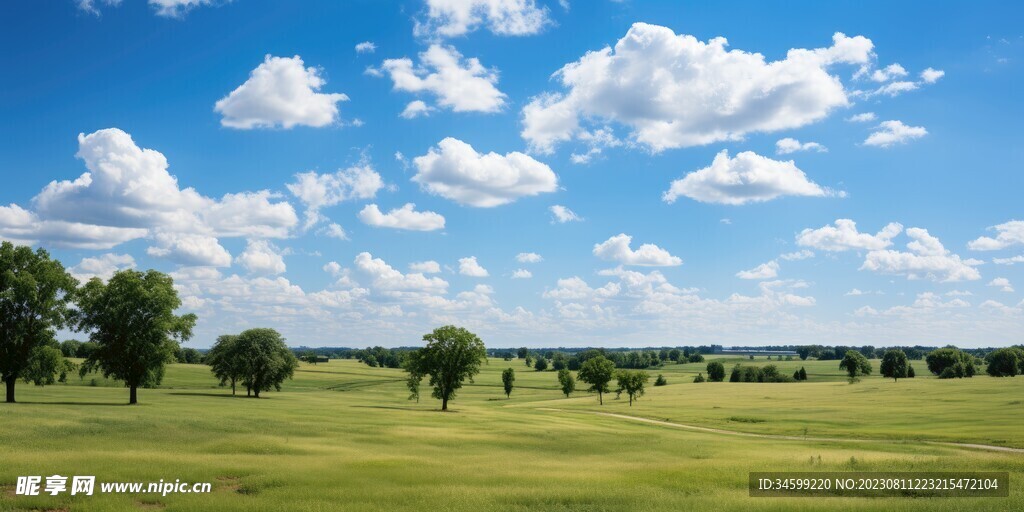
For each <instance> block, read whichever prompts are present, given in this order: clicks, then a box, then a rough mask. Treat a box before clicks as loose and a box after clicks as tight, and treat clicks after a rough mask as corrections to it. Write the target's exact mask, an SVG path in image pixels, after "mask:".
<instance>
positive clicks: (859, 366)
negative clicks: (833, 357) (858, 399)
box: [839, 350, 871, 379]
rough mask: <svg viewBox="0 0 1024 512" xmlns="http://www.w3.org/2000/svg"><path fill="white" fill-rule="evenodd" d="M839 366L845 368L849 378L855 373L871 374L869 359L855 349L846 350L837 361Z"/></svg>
mask: <svg viewBox="0 0 1024 512" xmlns="http://www.w3.org/2000/svg"><path fill="white" fill-rule="evenodd" d="M839 368H841V369H843V370H846V373H847V375H849V376H850V378H851V379H853V378H856V377H857V375H871V361H868V358H866V357H864V354H861V353H860V352H857V351H856V350H847V351H846V355H844V356H843V359H842V361H839Z"/></svg>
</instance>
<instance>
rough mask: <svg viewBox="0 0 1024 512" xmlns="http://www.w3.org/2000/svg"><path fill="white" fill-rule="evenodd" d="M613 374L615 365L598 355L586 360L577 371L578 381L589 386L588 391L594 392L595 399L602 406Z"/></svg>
mask: <svg viewBox="0 0 1024 512" xmlns="http://www.w3.org/2000/svg"><path fill="white" fill-rule="evenodd" d="M614 374H615V363H613V362H611V361H610V360H608V358H606V357H604V356H602V355H598V356H594V357H592V358H590V359H587V360H586V361H585V362H584V363H583V364H582V365H581V366H580V371H579V375H578V377H579V379H580V380H581V381H583V382H586V383H587V384H590V388H589V389H588V391H596V392H597V399H598V402H599V403H600V404H601V405H604V394H605V393H607V392H608V390H609V388H608V383H609V382H611V380H612V377H613V376H614Z"/></svg>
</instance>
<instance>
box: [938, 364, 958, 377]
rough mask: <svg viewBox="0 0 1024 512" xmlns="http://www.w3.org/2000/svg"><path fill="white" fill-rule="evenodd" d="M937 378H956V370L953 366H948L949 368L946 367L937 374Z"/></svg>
mask: <svg viewBox="0 0 1024 512" xmlns="http://www.w3.org/2000/svg"><path fill="white" fill-rule="evenodd" d="M939 378H940V379H955V378H956V371H954V370H953V367H952V366H950V367H949V368H946V369H945V370H942V373H940V374H939Z"/></svg>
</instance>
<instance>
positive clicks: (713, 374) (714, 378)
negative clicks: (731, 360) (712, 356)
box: [707, 361, 725, 382]
mask: <svg viewBox="0 0 1024 512" xmlns="http://www.w3.org/2000/svg"><path fill="white" fill-rule="evenodd" d="M707 371H708V380H710V381H711V382H722V381H723V380H725V365H723V364H722V363H720V362H718V361H711V362H710V363H708V367H707Z"/></svg>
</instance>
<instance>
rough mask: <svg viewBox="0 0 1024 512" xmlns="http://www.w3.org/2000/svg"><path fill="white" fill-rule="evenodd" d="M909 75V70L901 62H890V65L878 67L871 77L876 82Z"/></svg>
mask: <svg viewBox="0 0 1024 512" xmlns="http://www.w3.org/2000/svg"><path fill="white" fill-rule="evenodd" d="M904 76H907V70H906V69H904V67H903V66H901V65H899V64H889V65H888V66H886V67H884V68H881V69H876V70H875V71H874V72H873V73H871V79H872V80H874V81H876V82H888V81H889V80H893V79H896V78H900V77H904Z"/></svg>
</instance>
